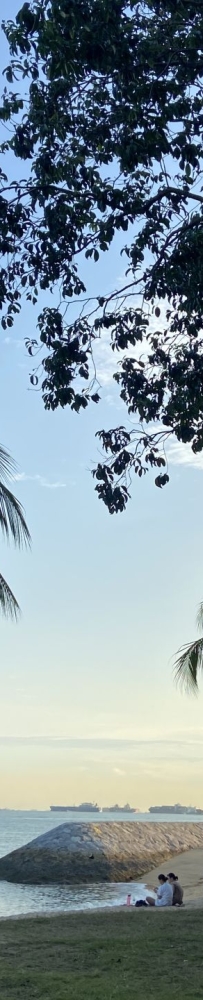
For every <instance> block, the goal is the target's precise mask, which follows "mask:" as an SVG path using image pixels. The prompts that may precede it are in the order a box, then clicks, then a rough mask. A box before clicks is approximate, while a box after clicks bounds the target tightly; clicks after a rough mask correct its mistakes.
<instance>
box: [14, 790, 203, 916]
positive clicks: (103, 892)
mask: <svg viewBox="0 0 203 1000" xmlns="http://www.w3.org/2000/svg"><path fill="white" fill-rule="evenodd" d="M110 819H111V821H112V819H114V820H116V821H117V822H118V821H119V822H121V821H128V822H132V823H136V822H138V821H139V822H151V823H154V822H155V823H156V822H160V821H161V822H169V820H171V821H173V822H180V821H181V822H188V821H190V822H200V821H201V820H202V821H203V817H201V816H200V817H198V816H191V817H188V816H175V815H174V816H173V817H169V816H164V815H163V814H162V815H158V814H156V815H155V816H154V815H151V814H149V813H144V814H142V813H137V814H134V815H133V814H131V815H130V816H129V815H128V814H127V813H126V814H125V813H123V814H122V816H121V815H119V814H116V813H114V814H113V816H112V814H111V816H110V815H109V813H106V814H105V813H99V814H96V821H97V823H98V822H101V823H102V822H104V821H107V820H108V821H110ZM82 820H83V822H90V821H92V822H93V821H94V820H95V814H94V815H92V816H91V815H90V814H86V815H85V814H82V813H80V814H77V813H75V814H73V813H51V812H7V811H6V810H5V811H4V810H0V857H3V855H5V854H8V853H9V851H13V850H15V849H16V848H17V847H22V846H23V844H26V843H28V842H29V841H30V840H33V839H34V837H38V836H39V835H40V834H42V833H45V832H46V831H47V830H52V829H53V828H54V827H56V826H59V824H61V823H65V822H73V823H76V822H79V821H82ZM128 892H130V893H131V895H132V898H133V899H134V900H136V899H138V897H140V896H141V895H142V896H143V897H144V895H145V887H144V885H143V887H142V886H140V885H138V884H137V883H134V882H130V885H127V884H124V883H122V885H118V884H109V885H103V884H102V885H91V886H89V887H88V886H85V887H84V886H78V887H76V886H74V887H71V886H70V888H69V887H68V886H64V887H63V886H56V885H54V886H52V885H49V886H24V885H11V884H10V883H8V882H0V917H5V916H12V915H18V914H23V913H39V912H40V913H44V912H48V911H49V912H50V911H55V912H56V911H57V910H58V911H60V910H62V911H64V912H65V911H68V910H78V909H79V910H81V909H91V908H95V907H97V906H100V907H102V906H116V905H118V906H119V905H120V904H122V903H125V901H126V896H127V893H128Z"/></svg>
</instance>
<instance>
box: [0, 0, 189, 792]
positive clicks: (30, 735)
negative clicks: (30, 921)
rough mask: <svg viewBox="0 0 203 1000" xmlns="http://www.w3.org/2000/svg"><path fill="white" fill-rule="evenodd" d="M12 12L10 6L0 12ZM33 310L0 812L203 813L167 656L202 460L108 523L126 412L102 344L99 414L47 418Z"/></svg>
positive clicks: (94, 275)
mask: <svg viewBox="0 0 203 1000" xmlns="http://www.w3.org/2000/svg"><path fill="white" fill-rule="evenodd" d="M18 6H19V4H18V3H14V0H12V2H11V0H8V3H7V12H6V13H7V17H8V18H9V17H12V16H13V14H14V13H15V11H17V9H18ZM6 61H8V59H7V51H6V46H5V43H3V45H2V64H3V65H4V64H5V62H6ZM5 167H6V164H5ZM119 249H120V245H119V241H118V242H117V246H116V249H115V250H114V249H113V251H111V255H110V257H108V258H107V255H104V258H103V260H102V261H101V264H100V265H99V268H98V267H97V268H96V266H95V267H94V268H93V267H92V266H91V265H89V269H88V275H89V290H90V294H93V293H94V290H95V283H96V281H97V289H99V288H100V289H101V288H103V285H105V289H106V288H107V287H110V286H111V287H112V286H113V285H114V284H115V282H116V281H117V280H120V279H121V277H122V274H123V269H124V265H123V258H120V255H119ZM83 273H84V272H83ZM85 273H87V263H86V265H85ZM109 275H110V277H109ZM44 301H45V300H44ZM36 315H37V312H36V311H34V310H33V308H32V307H28V305H26V304H25V305H24V306H23V309H22V313H21V316H20V318H19V319H18V320H17V322H16V324H15V327H14V331H13V332H12V335H11V334H10V331H9V336H8V337H7V335H6V334H5V333H4V332H3V331H2V334H1V341H0V358H1V363H0V406H1V435H0V437H1V440H2V443H3V444H4V446H5V447H7V448H8V449H9V451H10V452H11V453H12V455H13V456H14V457H15V459H16V461H17V462H18V466H19V476H20V477H21V478H19V480H17V481H16V482H15V483H14V489H15V491H16V493H17V495H18V496H19V498H20V499H21V501H22V503H23V505H24V507H25V510H26V516H27V521H28V524H29V527H30V531H31V534H32V552H31V553H30V554H29V553H21V554H19V553H17V552H15V551H14V550H13V548H12V546H11V547H10V548H7V547H6V546H5V545H4V544H3V543H2V544H1V571H2V572H3V574H4V575H5V576H6V578H7V579H8V581H9V584H10V586H11V587H12V588H13V589H14V592H15V593H16V596H17V598H18V600H19V602H20V605H21V608H22V618H21V621H20V623H19V624H18V626H14V625H12V624H10V623H8V622H5V621H3V620H2V619H1V624H0V627H1V665H0V671H1V705H0V734H1V781H0V806H3V805H7V806H16V807H18V806H19V807H22V806H27V807H29V808H30V807H31V806H34V807H35V808H37V807H48V806H49V803H50V802H51V800H52V801H59V799H61V800H62V801H66V800H69V801H78V800H80V799H81V798H82V797H84V798H86V797H88V798H92V799H93V798H97V799H98V800H99V801H100V802H101V804H102V803H104V802H105V801H106V802H107V803H108V802H111V801H112V800H113V801H115V800H117V801H120V802H124V801H126V799H129V800H130V801H131V802H133V804H135V805H138V806H140V807H141V808H145V807H146V806H147V805H149V804H152V803H153V802H157V801H158V800H159V801H161V800H162V801H163V800H164V799H165V801H166V800H168V801H171V802H173V801H178V800H185V802H190V801H194V802H196V804H200V805H202V806H203V792H202V753H203V726H202V708H203V697H202V689H201V691H200V694H199V697H198V699H194V698H191V697H190V698H188V696H186V695H183V694H182V693H180V692H179V691H177V689H176V687H175V686H174V682H173V676H172V660H171V658H172V656H173V653H174V652H175V651H176V650H177V648H178V647H179V646H180V645H181V644H182V643H183V642H186V641H187V640H188V641H189V640H190V639H192V638H193V637H194V636H195V634H196V633H195V613H196V608H197V604H198V602H199V601H200V600H201V598H202V597H203V579H202V577H203V573H202V562H203V533H202V506H203V504H202V502H203V474H202V469H203V457H202V458H201V456H200V458H199V459H198V460H197V459H196V462H197V463H199V467H198V465H197V467H196V465H195V458H194V456H193V458H192V456H191V455H190V454H189V452H188V450H187V449H185V448H183V449H180V448H179V446H177V448H176V447H173V448H171V452H170V459H171V462H170V484H169V486H168V487H167V488H166V489H165V490H164V491H162V492H161V491H158V490H156V488H155V487H154V483H153V476H152V477H150V474H149V475H148V476H147V477H146V478H145V479H144V480H143V481H142V482H139V481H138V480H137V479H135V482H134V483H133V488H132V500H131V502H130V504H129V506H128V510H127V512H126V513H124V514H123V515H122V516H117V517H116V516H114V517H110V516H109V514H108V513H107V511H106V510H105V509H104V507H103V505H102V504H101V503H100V502H99V501H98V499H97V497H96V494H95V493H94V487H93V482H92V478H91V475H90V471H89V470H90V468H91V464H92V462H94V461H95V459H97V455H98V445H97V444H96V442H95V438H94V434H95V431H96V430H97V429H98V428H100V427H103V426H106V427H108V426H113V425H116V424H117V423H118V422H120V421H121V420H123V419H124V417H125V413H124V410H123V409H122V410H121V409H120V404H119V399H118V396H117V394H116V390H115V387H114V385H113V383H112V362H111V357H110V355H109V353H108V351H107V347H106V344H104V347H103V348H101V350H100V353H99V357H98V366H99V372H100V376H101V381H102V385H103V390H102V403H101V404H100V407H99V408H96V407H95V408H93V407H92V408H89V410H88V412H86V413H85V414H84V415H83V416H81V417H79V416H76V415H73V414H71V413H70V412H69V411H68V410H67V411H64V412H62V411H61V412H60V411H58V412H56V413H54V414H52V413H45V411H44V408H43V404H42V400H41V395H40V393H38V392H32V391H30V390H29V371H30V370H31V369H30V359H29V361H28V359H27V356H26V351H25V347H24V338H25V337H26V336H27V335H29V336H33V337H34V336H36ZM14 738H15V739H14ZM74 740H75V741H76V743H77V745H75V743H74ZM79 740H80V741H82V743H81V742H79V743H78V741H79ZM89 740H92V741H93V742H92V743H89V742H87V741H89ZM61 741H62V742H61ZM70 741H71V742H70ZM123 741H124V742H123ZM126 741H127V743H126Z"/></svg>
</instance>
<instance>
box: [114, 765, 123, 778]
mask: <svg viewBox="0 0 203 1000" xmlns="http://www.w3.org/2000/svg"><path fill="white" fill-rule="evenodd" d="M113 773H114V774H118V775H120V777H123V776H124V774H125V771H122V770H121V767H114V768H113Z"/></svg>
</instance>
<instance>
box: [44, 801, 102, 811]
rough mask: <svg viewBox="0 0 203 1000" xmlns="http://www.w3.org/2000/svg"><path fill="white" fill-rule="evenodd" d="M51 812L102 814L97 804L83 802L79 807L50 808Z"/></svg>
mask: <svg viewBox="0 0 203 1000" xmlns="http://www.w3.org/2000/svg"><path fill="white" fill-rule="evenodd" d="M50 809H51V812H83V813H92V812H93V813H98V812H101V810H100V808H99V806H98V805H97V802H81V803H80V805H79V806H50Z"/></svg>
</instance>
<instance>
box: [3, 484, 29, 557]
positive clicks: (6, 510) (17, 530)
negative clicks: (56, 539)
mask: <svg viewBox="0 0 203 1000" xmlns="http://www.w3.org/2000/svg"><path fill="white" fill-rule="evenodd" d="M0 528H2V531H3V534H4V535H6V537H7V538H8V536H9V534H11V535H12V538H13V541H14V543H15V545H18V547H19V548H21V546H22V545H23V543H24V544H25V545H30V542H31V538H30V532H29V531H28V527H27V524H26V521H25V517H24V511H23V507H22V505H21V503H20V502H19V500H17V499H16V497H15V496H14V494H13V493H11V491H10V490H9V489H8V487H7V486H5V485H4V483H2V482H1V481H0Z"/></svg>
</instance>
